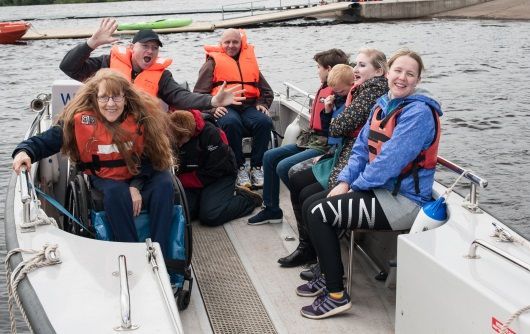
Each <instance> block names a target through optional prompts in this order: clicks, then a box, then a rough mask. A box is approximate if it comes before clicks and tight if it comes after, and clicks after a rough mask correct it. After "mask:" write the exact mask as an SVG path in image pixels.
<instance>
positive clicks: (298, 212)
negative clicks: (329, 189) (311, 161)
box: [289, 168, 324, 244]
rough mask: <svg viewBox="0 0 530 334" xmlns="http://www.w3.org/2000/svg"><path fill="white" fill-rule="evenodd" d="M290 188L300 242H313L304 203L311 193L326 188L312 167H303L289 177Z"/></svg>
mask: <svg viewBox="0 0 530 334" xmlns="http://www.w3.org/2000/svg"><path fill="white" fill-rule="evenodd" d="M289 189H291V204H292V206H293V212H294V217H295V218H296V226H297V227H298V235H299V236H300V242H306V243H308V244H311V240H310V239H309V234H308V231H307V227H306V226H305V222H304V220H303V218H302V204H303V203H304V201H305V200H306V199H307V198H308V197H309V196H311V195H313V194H316V193H319V192H321V191H323V190H324V188H322V186H321V185H320V183H319V182H318V181H317V179H316V178H315V175H314V174H313V171H312V169H311V168H307V169H303V170H301V171H298V172H296V173H294V174H293V175H291V177H289Z"/></svg>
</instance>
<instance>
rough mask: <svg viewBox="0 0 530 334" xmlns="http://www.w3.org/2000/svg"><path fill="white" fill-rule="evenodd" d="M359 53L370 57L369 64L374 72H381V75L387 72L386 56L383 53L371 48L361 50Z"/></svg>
mask: <svg viewBox="0 0 530 334" xmlns="http://www.w3.org/2000/svg"><path fill="white" fill-rule="evenodd" d="M359 53H362V54H364V55H367V56H368V57H370V63H371V64H372V66H373V67H374V68H375V69H376V70H379V69H381V70H383V75H385V74H386V73H387V72H388V65H387V63H386V56H385V54H384V53H383V52H381V51H379V50H377V49H372V48H361V49H360V50H359Z"/></svg>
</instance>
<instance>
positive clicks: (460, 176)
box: [442, 169, 471, 199]
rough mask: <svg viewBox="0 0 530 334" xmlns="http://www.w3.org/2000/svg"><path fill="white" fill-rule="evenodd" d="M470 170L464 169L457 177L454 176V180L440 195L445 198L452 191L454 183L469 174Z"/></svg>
mask: <svg viewBox="0 0 530 334" xmlns="http://www.w3.org/2000/svg"><path fill="white" fill-rule="evenodd" d="M470 172H471V171H470V170H467V169H465V170H464V171H463V172H462V174H460V175H459V176H458V177H457V178H456V181H455V182H454V183H453V184H452V185H451V186H450V187H448V188H447V189H446V190H445V192H444V193H443V195H442V197H444V198H445V199H447V197H448V196H449V195H450V194H451V193H452V192H453V189H454V188H455V187H456V185H457V184H458V182H460V179H462V178H463V177H464V176H466V175H467V174H469V173H470Z"/></svg>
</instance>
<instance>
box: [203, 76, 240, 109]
mask: <svg viewBox="0 0 530 334" xmlns="http://www.w3.org/2000/svg"><path fill="white" fill-rule="evenodd" d="M225 87H226V81H225V82H223V84H222V85H221V89H219V91H218V92H217V94H215V96H214V97H213V98H212V102H211V104H212V106H213V107H224V106H229V105H231V104H236V105H240V104H241V101H244V100H245V99H246V97H244V96H241V95H242V94H243V93H244V92H245V90H244V89H238V88H239V87H238V86H234V87H231V88H228V89H225Z"/></svg>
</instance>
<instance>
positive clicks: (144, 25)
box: [118, 19, 191, 30]
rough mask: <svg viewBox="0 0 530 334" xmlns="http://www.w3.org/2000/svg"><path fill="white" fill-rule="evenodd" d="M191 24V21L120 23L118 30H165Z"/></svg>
mask: <svg viewBox="0 0 530 334" xmlns="http://www.w3.org/2000/svg"><path fill="white" fill-rule="evenodd" d="M190 23H191V19H163V20H156V21H147V22H137V23H122V24H119V25H118V30H142V29H165V28H178V27H185V26H187V25H189V24H190Z"/></svg>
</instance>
